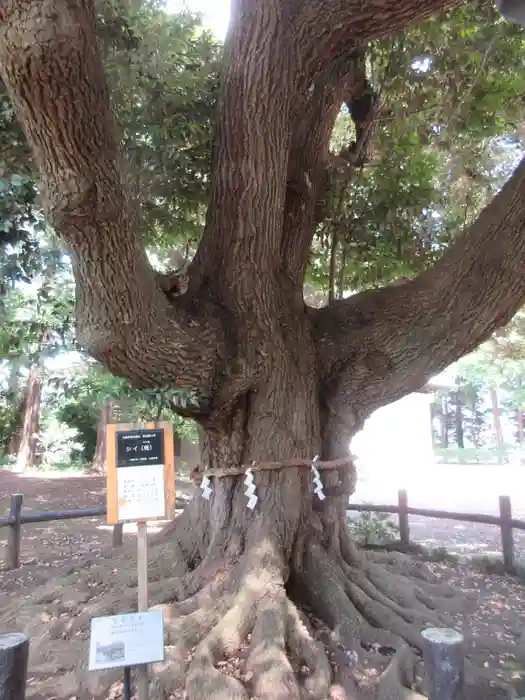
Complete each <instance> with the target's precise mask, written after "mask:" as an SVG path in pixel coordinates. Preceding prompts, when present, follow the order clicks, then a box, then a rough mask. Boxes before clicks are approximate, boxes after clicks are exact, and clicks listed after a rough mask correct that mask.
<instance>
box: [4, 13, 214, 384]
mask: <svg viewBox="0 0 525 700" xmlns="http://www.w3.org/2000/svg"><path fill="white" fill-rule="evenodd" d="M0 73H1V76H2V78H3V80H4V82H5V85H6V87H7V90H8V92H9V95H10V97H11V100H12V102H13V104H14V106H15V109H16V112H17V116H18V119H19V121H20V123H21V125H22V127H23V129H24V132H25V134H26V136H27V139H28V141H29V144H30V146H31V148H32V151H33V154H34V157H35V160H36V162H37V165H38V168H39V171H40V175H41V185H42V187H41V191H42V194H43V198H44V204H45V208H46V212H47V216H48V219H49V220H50V222H51V223H52V224H53V226H54V227H55V230H56V232H57V234H58V235H59V237H60V238H61V240H62V241H63V242H64V243H65V244H66V246H67V250H68V252H69V254H70V256H71V259H72V263H73V269H74V274H75V279H76V283H77V313H78V318H77V321H78V331H79V335H78V337H79V341H80V342H81V343H82V344H83V345H84V346H85V347H86V348H87V349H88V350H89V352H90V353H91V354H92V355H93V356H94V357H96V358H97V359H99V360H101V361H103V362H104V363H105V364H106V365H107V366H108V367H109V369H110V370H111V371H113V372H115V373H116V374H119V375H121V376H123V377H126V378H128V379H130V380H131V381H132V382H133V383H135V384H136V385H139V386H154V385H158V384H166V383H171V382H173V383H177V385H178V386H181V387H185V388H188V389H193V390H195V391H197V392H198V391H201V392H202V393H203V394H204V395H206V394H208V393H209V391H210V386H211V381H212V375H213V372H214V367H215V363H216V354H217V347H218V343H219V341H220V334H219V332H218V328H217V325H213V324H211V322H210V323H208V322H201V323H199V324H198V323H197V321H196V320H195V318H194V317H193V315H192V314H190V312H189V311H188V310H187V308H186V309H185V308H183V307H182V306H179V308H176V307H175V306H173V305H170V304H169V302H168V300H167V299H166V297H165V295H164V294H163V293H162V291H161V290H160V288H159V286H158V284H157V281H156V278H155V275H154V273H153V271H152V269H151V267H150V265H149V262H148V260H147V257H146V254H145V252H144V249H143V247H142V245H141V242H140V240H139V238H138V235H137V226H136V211H135V207H134V205H133V203H132V201H131V199H130V197H129V194H128V192H127V190H126V187H125V185H124V180H125V178H124V174H123V164H122V159H121V154H120V149H119V145H118V139H117V136H116V130H115V125H114V123H113V119H112V115H111V113H110V109H109V101H108V95H107V89H106V83H105V78H104V73H103V68H102V64H101V60H100V56H99V52H98V49H97V43H96V36H95V14H94V9H93V3H92V2H91V1H90V0H3V2H2V3H1V5H0Z"/></svg>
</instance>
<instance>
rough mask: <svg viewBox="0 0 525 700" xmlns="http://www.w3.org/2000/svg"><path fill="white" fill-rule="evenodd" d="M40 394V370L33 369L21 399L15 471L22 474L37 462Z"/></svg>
mask: <svg viewBox="0 0 525 700" xmlns="http://www.w3.org/2000/svg"><path fill="white" fill-rule="evenodd" d="M41 394H42V377H41V371H40V368H38V367H37V368H33V369H32V370H31V372H30V373H29V378H28V380H27V387H26V390H25V394H24V399H23V407H24V413H23V418H22V426H21V429H20V441H19V446H18V452H17V458H16V469H17V471H20V472H23V471H25V470H26V469H31V468H33V467H34V466H35V464H36V460H37V449H38V435H39V432H40V398H41Z"/></svg>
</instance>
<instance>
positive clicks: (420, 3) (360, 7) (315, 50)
mask: <svg viewBox="0 0 525 700" xmlns="http://www.w3.org/2000/svg"><path fill="white" fill-rule="evenodd" d="M458 4H459V0H399V2H391V0H367V2H362V0H314V1H312V2H301V3H299V4H298V10H297V12H296V14H295V18H294V27H295V39H296V43H297V46H298V49H299V51H300V53H301V57H302V66H303V69H304V73H305V76H306V77H307V81H310V80H311V79H312V78H313V76H314V75H315V74H316V73H317V72H318V70H319V67H321V68H322V67H324V66H326V65H327V64H329V63H331V62H332V61H333V60H334V59H335V58H337V56H338V55H340V53H341V51H342V50H344V48H345V47H347V46H348V44H349V43H353V44H354V46H356V45H361V44H364V43H366V42H369V41H371V40H373V39H378V38H380V37H384V36H387V35H391V34H394V33H395V32H398V31H400V30H401V29H404V28H405V27H407V26H408V25H410V24H413V23H415V22H421V21H423V20H425V19H428V18H429V17H431V16H432V15H434V14H436V13H437V12H441V11H442V10H445V9H447V8H449V7H453V6H454V5H458Z"/></svg>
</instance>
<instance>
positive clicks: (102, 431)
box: [91, 399, 113, 474]
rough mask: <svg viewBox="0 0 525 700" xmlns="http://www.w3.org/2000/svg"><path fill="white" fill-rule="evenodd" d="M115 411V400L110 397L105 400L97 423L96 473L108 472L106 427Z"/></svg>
mask: <svg viewBox="0 0 525 700" xmlns="http://www.w3.org/2000/svg"><path fill="white" fill-rule="evenodd" d="M112 411H113V402H112V401H111V400H110V399H107V400H106V401H104V403H103V405H102V406H101V408H100V413H99V418H98V423H97V445H96V447H95V456H94V457H93V463H92V465H91V470H92V471H93V472H94V473H95V474H105V473H106V428H107V425H108V423H110V422H111V418H112Z"/></svg>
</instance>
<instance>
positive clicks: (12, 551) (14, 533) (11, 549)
mask: <svg viewBox="0 0 525 700" xmlns="http://www.w3.org/2000/svg"><path fill="white" fill-rule="evenodd" d="M23 500H24V497H23V496H22V494H21V493H14V494H12V496H11V505H10V507H9V517H10V518H11V522H10V523H9V530H8V532H7V548H6V552H5V556H6V568H7V570H8V571H9V570H11V569H18V568H19V567H20V536H21V532H22V520H21V516H22V502H23Z"/></svg>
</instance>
